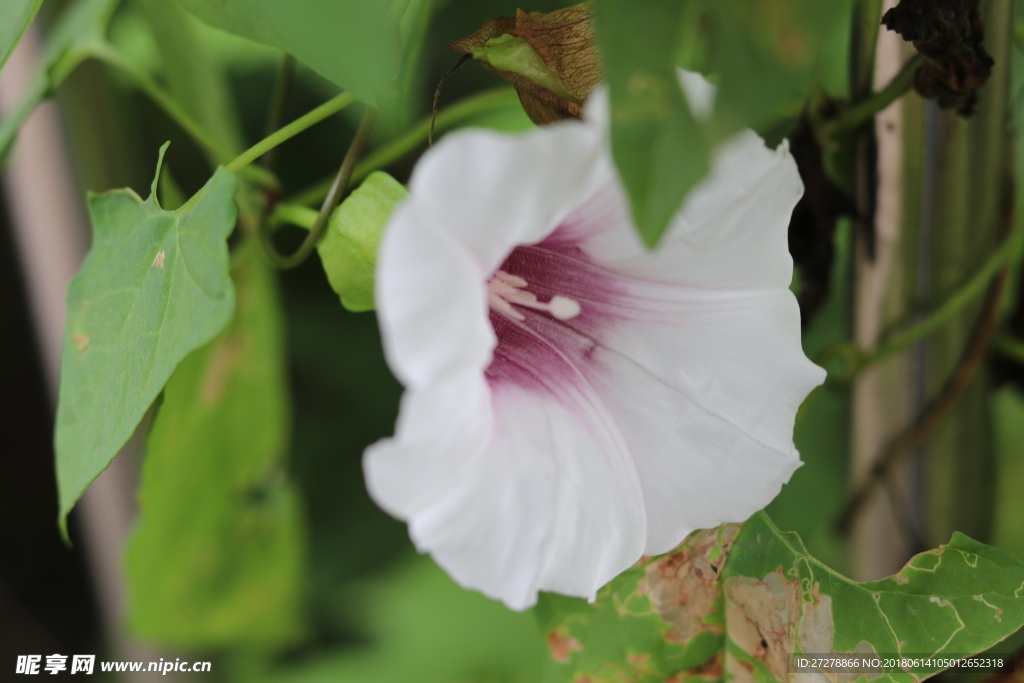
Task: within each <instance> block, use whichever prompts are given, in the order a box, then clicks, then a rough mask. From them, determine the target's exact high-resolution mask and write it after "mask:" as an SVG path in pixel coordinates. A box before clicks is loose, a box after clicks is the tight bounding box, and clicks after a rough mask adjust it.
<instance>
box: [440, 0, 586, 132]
mask: <svg viewBox="0 0 1024 683" xmlns="http://www.w3.org/2000/svg"><path fill="white" fill-rule="evenodd" d="M447 49H449V50H453V51H455V52H459V53H461V54H468V55H472V56H473V57H474V58H475V59H477V60H478V61H480V63H481V64H483V65H484V67H485V68H487V69H488V70H489V71H492V72H493V73H495V74H497V75H499V76H501V77H502V78H504V79H505V80H507V81H508V82H510V83H511V84H512V85H513V86H514V87H515V89H516V92H517V93H519V100H520V101H521V102H522V104H523V109H524V110H525V111H526V113H527V115H528V116H529V117H530V119H531V120H533V122H534V123H537V124H545V123H551V122H553V121H558V120H560V119H565V118H581V117H582V115H583V108H582V105H583V102H584V101H586V99H587V96H589V95H590V93H591V91H593V89H594V88H595V87H597V85H598V83H600V82H601V64H600V60H599V59H598V53H597V45H596V43H595V41H594V28H593V21H592V13H591V10H590V7H589V5H586V4H582V5H575V6H573V7H566V8H565V9H560V10H556V11H554V12H550V13H548V14H542V13H539V12H524V11H523V10H517V11H516V16H515V18H514V19H512V18H509V17H497V18H495V19H488V20H487V21H486V22H484V25H483V26H481V27H480V29H479V30H478V31H477V32H476V33H474V34H473V35H471V36H468V37H466V38H463V39H462V40H457V41H455V42H454V43H452V44H450V45H448V46H447Z"/></svg>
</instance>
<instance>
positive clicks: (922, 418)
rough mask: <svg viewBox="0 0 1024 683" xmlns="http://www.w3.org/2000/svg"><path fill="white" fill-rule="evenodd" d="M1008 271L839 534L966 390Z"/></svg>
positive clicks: (860, 490) (851, 506) (851, 504)
mask: <svg viewBox="0 0 1024 683" xmlns="http://www.w3.org/2000/svg"><path fill="white" fill-rule="evenodd" d="M1008 270H1009V268H1008V267H1003V268H1000V269H998V270H997V273H998V274H999V275H1000V277H999V278H998V279H997V280H996V282H995V283H994V285H993V287H992V288H991V290H990V292H989V296H988V301H987V303H986V305H985V307H984V310H983V311H982V313H981V316H980V319H979V321H978V323H977V325H976V327H975V330H974V334H973V335H972V339H971V342H970V344H969V345H968V347H967V349H966V351H965V352H964V355H963V358H962V359H961V360H960V363H959V364H958V365H957V367H956V369H955V371H954V372H953V374H952V376H951V377H950V378H949V380H948V381H947V382H946V384H945V386H943V388H942V390H941V391H939V393H938V395H936V396H935V397H934V398H933V399H932V400H931V401H929V402H928V405H927V406H926V407H925V409H924V411H922V412H921V414H920V415H918V416H917V418H916V419H915V420H914V421H913V422H912V423H911V424H910V425H908V426H907V427H906V428H905V429H904V430H903V431H902V432H900V433H899V434H898V435H897V436H896V438H894V439H893V440H892V441H890V442H889V444H888V446H886V447H885V448H884V449H883V450H882V452H881V453H880V454H879V455H878V458H877V459H876V460H875V462H874V463H873V465H872V466H871V469H870V470H868V473H867V476H866V477H865V478H864V479H863V480H861V481H860V482H859V483H858V484H857V486H856V487H854V490H853V493H852V494H851V495H850V497H849V498H848V499H847V501H846V504H845V505H844V506H843V509H842V512H840V514H839V518H838V519H837V521H836V530H837V531H838V532H839V533H841V534H843V535H846V534H849V533H850V530H851V528H852V525H853V520H854V519H855V518H856V517H857V515H858V514H859V513H860V511H861V509H862V508H863V507H864V505H865V504H866V503H867V501H868V499H869V497H870V495H871V493H872V492H873V491H874V489H875V487H877V486H878V485H879V484H881V483H882V482H883V481H885V480H886V479H887V478H888V476H889V473H890V472H892V471H893V469H894V468H895V467H896V466H897V465H898V464H899V463H900V462H902V461H903V459H904V458H906V457H907V456H908V455H910V454H911V453H912V452H913V451H914V449H915V448H917V447H918V446H919V445H920V444H921V443H923V442H924V440H925V439H927V438H928V437H929V436H930V435H931V434H933V433H934V431H935V429H936V428H937V427H938V426H939V425H940V424H941V423H942V420H943V418H944V417H946V415H947V414H948V413H949V412H950V410H951V409H952V408H953V406H955V405H956V403H957V402H958V401H959V400H960V398H961V397H962V396H963V395H964V393H965V392H966V391H967V388H968V387H969V386H970V384H971V381H972V380H973V379H974V376H975V374H976V373H977V371H978V368H979V367H980V366H981V362H982V360H984V358H985V352H986V351H987V350H988V349H989V346H990V344H991V343H992V337H993V334H994V332H995V330H996V325H997V323H998V319H999V305H1000V303H1001V300H1002V297H1003V294H1004V292H1005V291H1006V279H1007V278H1006V274H1007V271H1008Z"/></svg>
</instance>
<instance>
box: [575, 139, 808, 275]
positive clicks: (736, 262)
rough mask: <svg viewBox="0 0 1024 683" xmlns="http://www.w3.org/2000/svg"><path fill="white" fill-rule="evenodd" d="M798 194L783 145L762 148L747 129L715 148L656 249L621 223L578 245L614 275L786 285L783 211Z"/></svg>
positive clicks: (789, 267)
mask: <svg viewBox="0 0 1024 683" xmlns="http://www.w3.org/2000/svg"><path fill="white" fill-rule="evenodd" d="M618 191H619V192H620V193H621V192H622V190H621V189H620V190H618ZM802 193H803V184H802V182H801V181H800V174H799V173H798V172H797V168H796V162H795V161H793V157H792V155H790V154H789V152H788V150H787V149H786V147H785V145H783V146H780V147H779V149H777V150H774V151H773V150H769V149H768V148H767V147H765V145H764V141H763V140H761V138H760V137H758V136H757V134H756V133H754V132H752V131H746V132H743V133H740V134H739V135H737V136H736V137H735V138H733V139H732V140H730V141H729V142H726V143H723V144H722V146H721V147H720V148H719V149H718V150H716V151H715V153H714V154H713V158H712V165H711V172H710V173H709V174H708V177H706V178H705V179H704V180H703V181H701V183H700V184H698V185H697V187H695V188H694V189H693V190H692V191H691V192H690V194H689V195H688V196H687V198H686V200H685V202H684V204H683V207H682V209H681V210H680V211H679V213H677V214H676V215H675V216H674V217H673V218H672V221H671V224H670V226H669V231H668V233H667V234H666V235H665V238H664V239H663V241H662V244H661V245H659V247H658V249H657V250H655V251H653V252H650V251H648V250H647V249H646V247H644V246H643V244H642V243H641V242H640V239H639V238H638V237H637V235H636V233H635V231H633V230H625V229H616V230H609V231H607V232H604V233H602V234H600V235H595V236H594V237H593V239H591V240H589V241H588V242H586V243H585V245H584V249H585V250H586V251H587V253H588V254H590V256H592V257H593V258H594V259H595V260H597V261H598V262H600V263H602V264H604V265H606V266H608V267H610V268H613V269H615V270H617V271H619V272H621V273H624V274H632V275H635V276H636V277H641V278H645V279H653V280H661V281H664V282H673V283H676V284H679V285H682V286H688V287H709V288H731V289H739V288H783V287H788V286H789V283H790V280H791V279H792V276H793V260H792V258H791V257H790V255H789V249H788V247H787V244H788V240H787V232H788V229H789V217H790V215H791V214H792V211H793V207H794V206H795V205H796V203H797V201H799V199H800V196H801V194H802ZM623 201H624V200H623Z"/></svg>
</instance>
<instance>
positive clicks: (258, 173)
mask: <svg viewBox="0 0 1024 683" xmlns="http://www.w3.org/2000/svg"><path fill="white" fill-rule="evenodd" d="M90 54H91V55H92V56H93V57H95V58H96V59H98V60H100V61H101V62H103V63H104V64H107V65H108V66H111V67H114V68H115V69H118V70H119V71H121V72H122V73H123V74H124V75H126V76H128V77H129V78H130V79H131V80H132V81H134V82H135V84H136V85H137V86H138V87H139V89H140V90H142V91H143V92H144V93H146V95H148V96H149V98H150V99H152V100H153V101H154V102H155V103H156V104H157V105H158V106H159V107H160V108H161V109H163V110H164V112H166V113H167V115H168V116H170V117H171V118H172V119H173V120H174V122H175V123H177V124H178V125H179V126H181V128H182V130H184V131H185V132H186V133H187V134H188V135H189V137H191V138H192V139H193V140H195V141H196V143H197V144H198V145H199V146H200V147H202V148H203V149H204V150H205V151H206V153H207V154H208V155H209V156H210V158H211V160H212V161H213V162H214V163H215V164H226V163H228V161H229V160H230V159H231V153H230V152H229V151H228V150H226V149H224V147H223V146H221V144H220V143H219V142H217V141H216V140H214V139H213V138H212V137H210V136H209V135H208V134H207V132H206V131H205V130H203V127H202V126H201V125H199V124H198V123H197V122H196V121H195V119H193V118H192V117H191V116H190V115H189V114H188V112H186V111H185V110H184V109H182V108H181V106H180V105H179V104H178V103H177V102H176V101H175V100H174V98H173V97H172V96H171V94H170V93H168V92H167V91H166V90H164V89H163V88H161V87H160V86H159V85H158V84H157V83H156V81H154V80H153V79H152V78H150V77H149V74H147V73H145V72H144V71H142V70H141V69H139V68H138V67H136V66H135V65H134V64H132V63H131V62H129V61H128V60H127V59H125V58H124V57H122V56H121V54H120V53H119V52H117V50H115V49H114V48H113V47H111V46H110V45H107V44H106V43H100V44H98V45H94V46H92V48H91V50H90ZM239 175H240V176H241V177H243V178H245V179H246V180H249V181H251V182H253V183H256V184H257V185H260V186H261V187H265V188H271V189H277V188H279V187H280V186H281V184H280V183H279V182H278V180H277V178H276V177H275V176H274V174H273V173H271V172H270V171H268V170H267V169H265V168H261V167H259V166H248V167H245V168H242V169H239Z"/></svg>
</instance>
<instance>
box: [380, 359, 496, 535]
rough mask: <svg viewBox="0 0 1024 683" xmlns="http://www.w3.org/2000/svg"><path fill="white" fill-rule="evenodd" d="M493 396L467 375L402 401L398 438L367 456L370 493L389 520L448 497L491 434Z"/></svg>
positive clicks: (479, 378) (475, 375)
mask: <svg viewBox="0 0 1024 683" xmlns="http://www.w3.org/2000/svg"><path fill="white" fill-rule="evenodd" d="M492 418H493V413H492V407H491V392H490V389H489V388H488V386H487V383H486V382H484V378H483V375H482V374H481V373H480V372H479V371H478V370H469V371H465V372H461V373H458V374H454V375H451V376H449V377H446V378H445V379H444V380H442V381H439V382H435V383H434V384H432V385H430V386H428V387H424V388H420V389H409V390H407V391H406V392H405V395H404V396H402V409H401V412H400V413H399V418H398V425H397V426H396V428H395V436H394V437H393V438H391V439H383V440H381V441H379V442H377V443H376V444H374V445H372V446H370V447H369V448H368V449H367V450H366V453H365V454H364V456H363V471H364V473H365V476H366V487H367V489H368V490H369V492H370V495H371V496H372V497H373V499H374V500H375V501H376V502H377V504H378V505H380V506H381V507H382V508H384V509H385V510H387V511H388V513H389V514H391V515H393V516H394V517H397V518H399V519H403V520H407V519H410V518H411V517H413V516H414V515H415V514H416V513H417V512H419V511H421V510H422V509H424V508H425V507H426V506H428V505H430V504H432V503H434V502H435V501H436V500H437V499H438V498H439V497H441V496H443V495H446V494H447V493H449V492H450V491H451V489H452V488H453V487H454V486H455V482H456V481H458V479H459V477H460V476H461V475H462V472H463V470H464V469H465V468H466V467H467V466H468V465H469V463H470V462H471V461H472V456H473V454H475V453H478V452H480V451H481V450H483V449H484V447H485V446H486V444H487V443H488V442H489V441H490V439H491V436H492V435H491V431H492V429H493V419H492Z"/></svg>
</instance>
